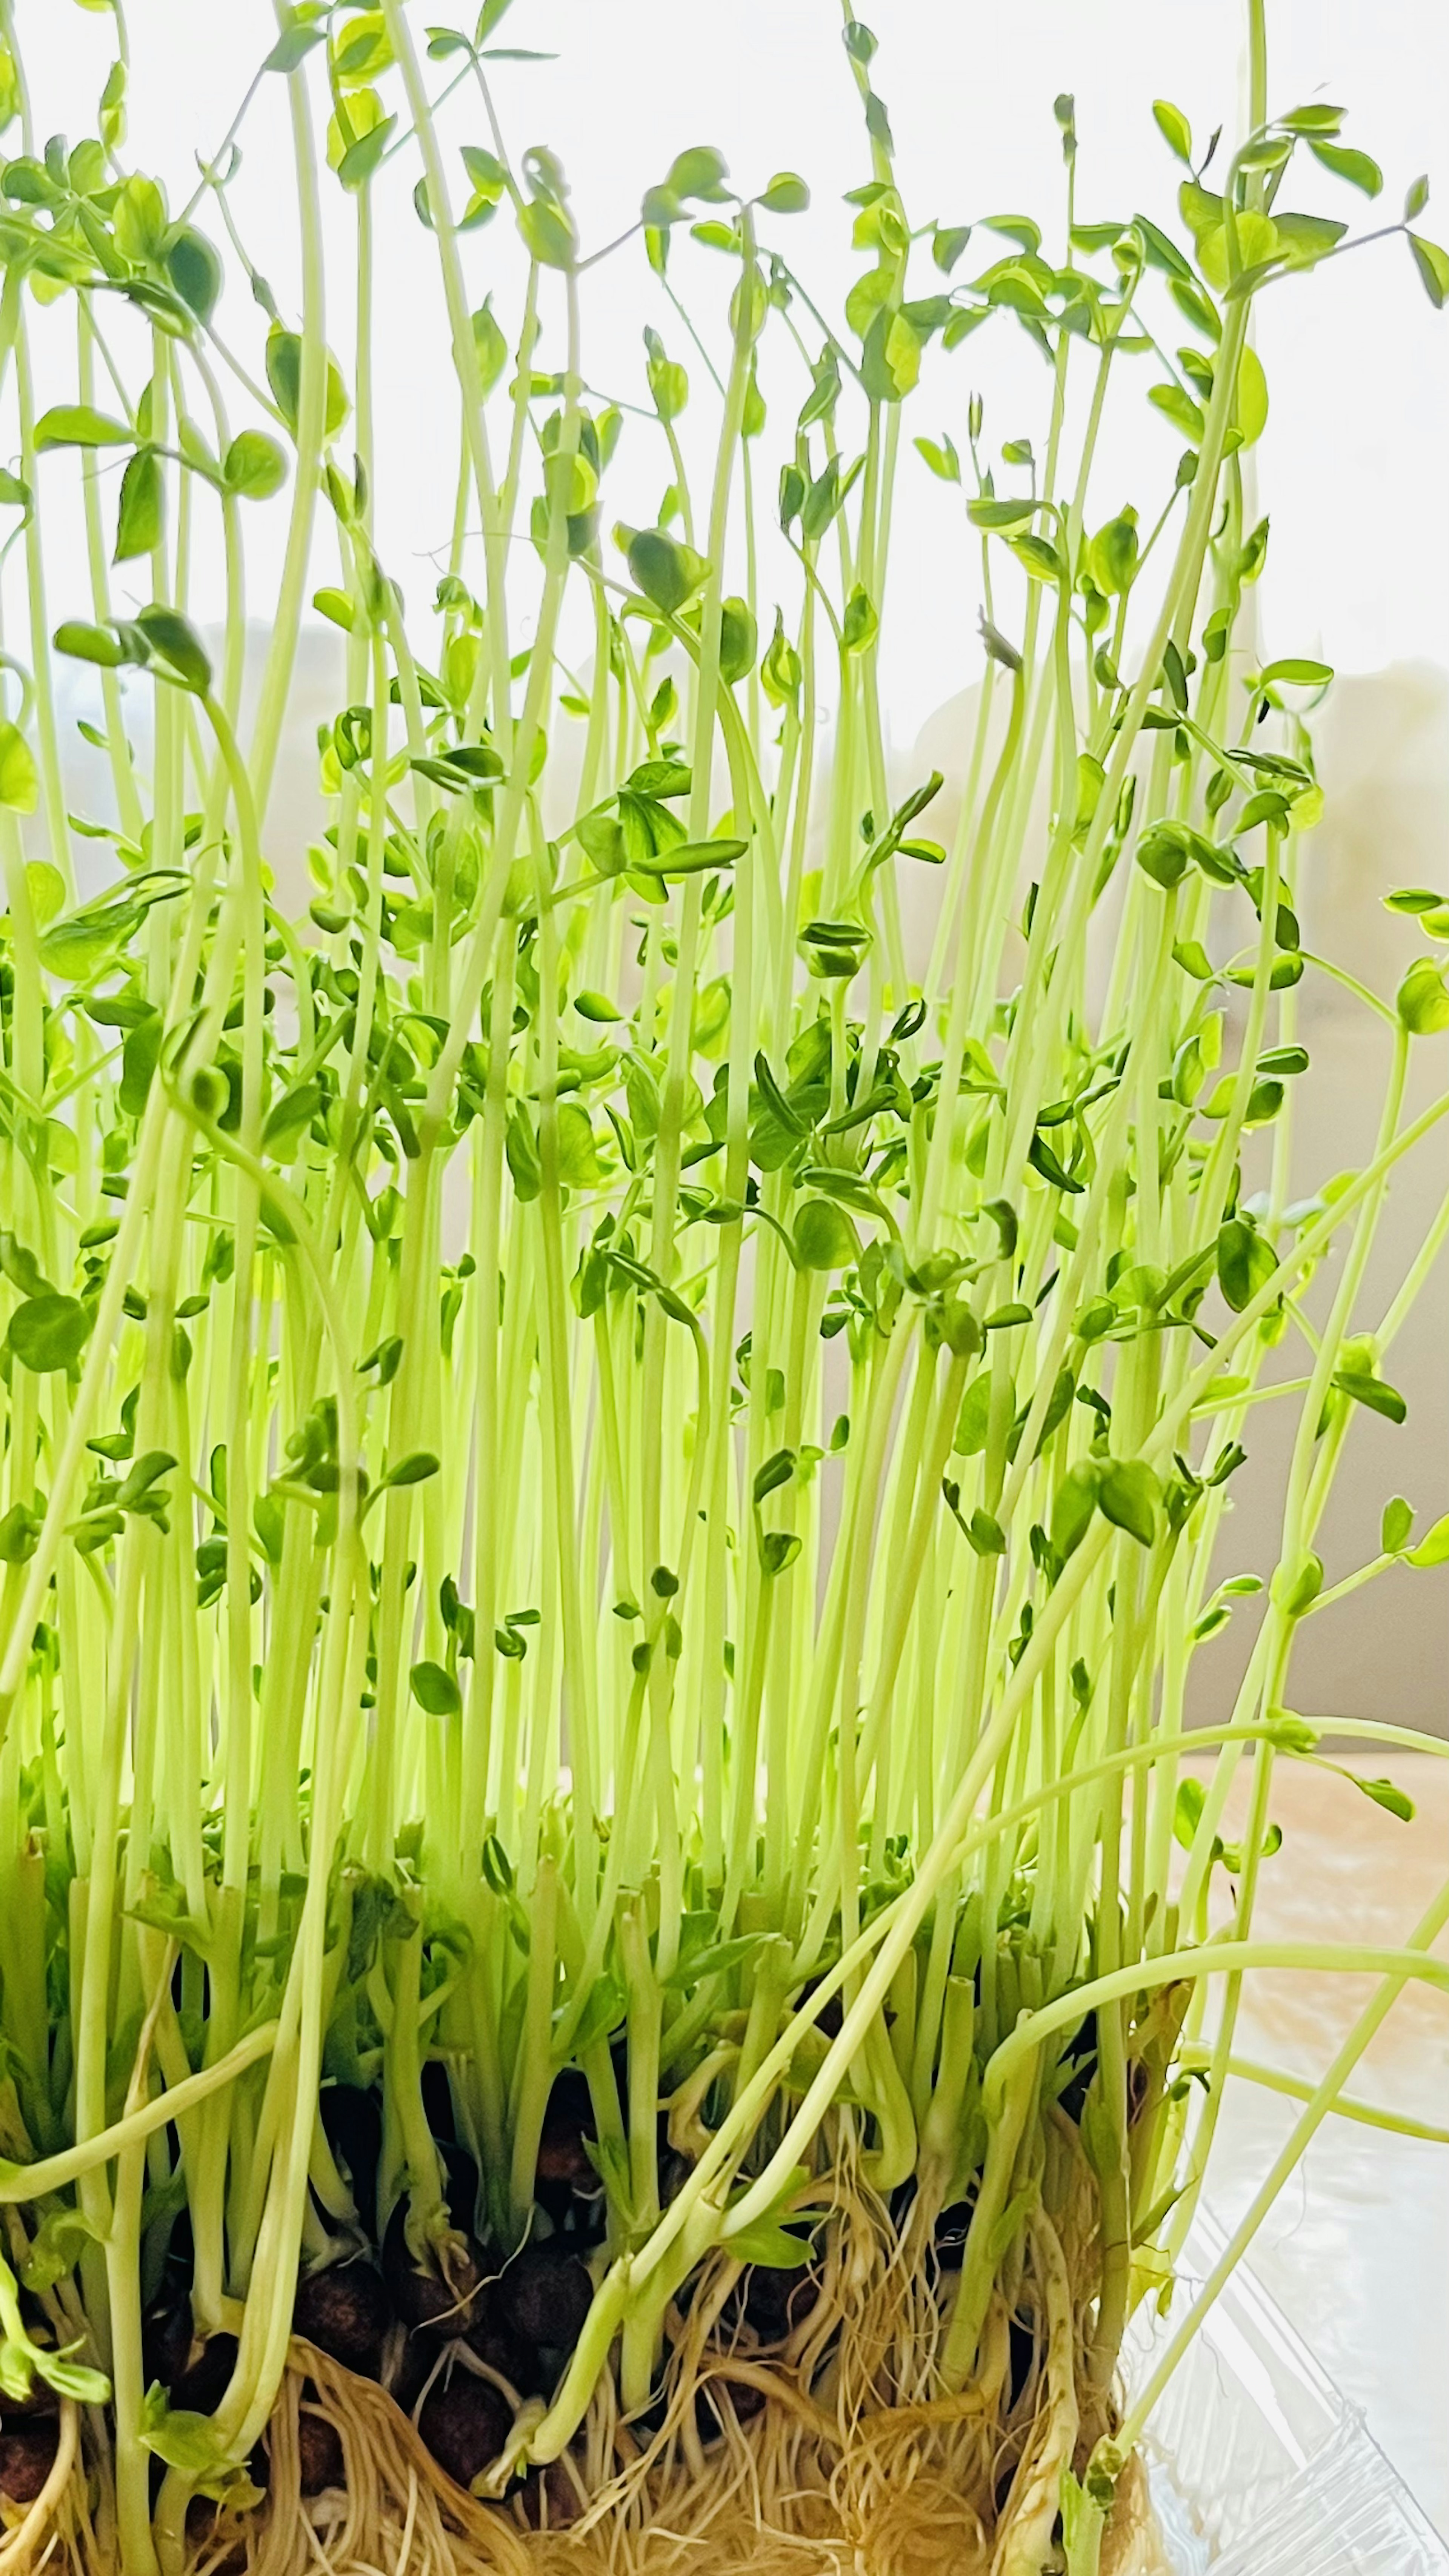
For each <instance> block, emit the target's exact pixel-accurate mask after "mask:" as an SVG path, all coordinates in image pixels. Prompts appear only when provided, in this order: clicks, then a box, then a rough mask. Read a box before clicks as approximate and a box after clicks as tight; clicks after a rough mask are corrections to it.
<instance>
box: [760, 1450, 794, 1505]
mask: <svg viewBox="0 0 1449 2576" xmlns="http://www.w3.org/2000/svg"><path fill="white" fill-rule="evenodd" d="M794 1473H795V1452H794V1450H793V1449H777V1450H776V1451H775V1454H774V1456H773V1457H772V1458H767V1459H766V1460H765V1463H764V1465H763V1467H761V1468H760V1469H758V1471H757V1473H756V1476H755V1482H754V1497H755V1502H756V1505H757V1506H758V1505H759V1504H760V1503H762V1502H763V1501H764V1500H765V1497H766V1495H767V1494H773V1493H776V1492H777V1491H778V1490H779V1488H780V1486H781V1485H788V1484H789V1482H790V1479H791V1477H792V1476H793V1475H794Z"/></svg>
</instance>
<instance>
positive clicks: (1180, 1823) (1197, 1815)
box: [1172, 1779, 1207, 1851]
mask: <svg viewBox="0 0 1449 2576" xmlns="http://www.w3.org/2000/svg"><path fill="white" fill-rule="evenodd" d="M1206 1805H1207V1791H1206V1789H1205V1788H1204V1787H1203V1784H1202V1782H1201V1780H1193V1779H1187V1780H1179V1782H1178V1784H1177V1796H1176V1799H1175V1800H1174V1802H1173V1809H1172V1832H1173V1839H1174V1841H1176V1842H1179V1843H1181V1845H1182V1848H1183V1850H1184V1851H1191V1849H1192V1846H1193V1840H1194V1837H1195V1836H1196V1833H1197V1829H1198V1825H1199V1823H1200V1822H1201V1819H1202V1811H1203V1809H1204V1807H1205V1806H1206Z"/></svg>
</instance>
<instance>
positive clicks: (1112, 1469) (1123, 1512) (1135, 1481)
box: [1097, 1458, 1162, 1547]
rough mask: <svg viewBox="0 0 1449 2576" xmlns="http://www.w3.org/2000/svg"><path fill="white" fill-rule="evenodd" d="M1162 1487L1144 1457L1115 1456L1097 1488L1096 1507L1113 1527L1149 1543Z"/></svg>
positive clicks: (1147, 1544)
mask: <svg viewBox="0 0 1449 2576" xmlns="http://www.w3.org/2000/svg"><path fill="white" fill-rule="evenodd" d="M1161 1490H1162V1489H1161V1487H1160V1486H1159V1484H1158V1481H1157V1478H1156V1477H1155V1475H1154V1474H1153V1472H1152V1469H1151V1468H1150V1467H1149V1466H1148V1465H1147V1463H1146V1460H1145V1459H1142V1458H1127V1459H1121V1460H1118V1459H1114V1460H1113V1461H1112V1463H1111V1464H1110V1466H1109V1467H1108V1468H1107V1470H1106V1473H1105V1475H1104V1476H1103V1478H1102V1481H1101V1484H1100V1485H1099V1487H1098V1489H1097V1504H1098V1508H1099V1510H1100V1511H1101V1512H1102V1513H1103V1514H1104V1515H1105V1517H1106V1518H1107V1519H1108V1520H1109V1521H1111V1522H1112V1524H1113V1526H1114V1528H1116V1529H1121V1530H1125V1531H1126V1532H1127V1535H1128V1537H1129V1538H1135V1539H1136V1540H1137V1541H1138V1542H1139V1544H1140V1545H1141V1546H1143V1547H1150V1546H1151V1545H1152V1542H1153V1539H1154V1538H1155V1536H1156V1534H1157V1506H1158V1503H1159V1501H1160V1499H1161Z"/></svg>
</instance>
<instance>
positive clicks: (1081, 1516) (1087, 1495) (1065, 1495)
mask: <svg viewBox="0 0 1449 2576" xmlns="http://www.w3.org/2000/svg"><path fill="white" fill-rule="evenodd" d="M1102 1476H1103V1468H1102V1465H1101V1462H1100V1461H1099V1460H1098V1459H1096V1458H1083V1459H1082V1460H1080V1461H1079V1463H1078V1464H1077V1465H1076V1466H1075V1467H1073V1468H1072V1469H1071V1471H1070V1473H1069V1474H1067V1475H1065V1476H1064V1477H1063V1478H1062V1481H1061V1483H1060V1484H1059V1485H1058V1487H1057V1490H1056V1493H1055V1496H1054V1497H1053V1500H1052V1520H1051V1541H1052V1546H1053V1548H1054V1549H1055V1551H1056V1553H1057V1555H1058V1556H1059V1557H1060V1558H1061V1559H1062V1562H1063V1564H1065V1562H1066V1560H1067V1558H1068V1557H1069V1556H1070V1555H1072V1553H1073V1552H1074V1550H1075V1549H1076V1548H1078V1547H1080V1545H1081V1543H1082V1540H1083V1539H1084V1538H1085V1537H1086V1535H1087V1531H1088V1529H1089V1527H1090V1526H1091V1519H1092V1514H1093V1512H1094V1511H1095V1510H1096V1508H1097V1496H1098V1494H1099V1492H1100V1490H1101V1485H1102Z"/></svg>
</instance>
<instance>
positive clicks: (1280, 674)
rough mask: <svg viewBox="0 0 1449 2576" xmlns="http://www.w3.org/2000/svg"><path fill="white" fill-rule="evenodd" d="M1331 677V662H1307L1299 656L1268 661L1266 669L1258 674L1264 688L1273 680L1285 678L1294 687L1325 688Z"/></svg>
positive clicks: (1269, 685) (1268, 686)
mask: <svg viewBox="0 0 1449 2576" xmlns="http://www.w3.org/2000/svg"><path fill="white" fill-rule="evenodd" d="M1332 677H1333V665H1332V663H1331V662H1309V661H1305V660H1303V659H1302V658H1301V656H1300V657H1298V658H1296V659H1291V660H1289V661H1286V662H1270V663H1269V664H1268V666H1267V668H1266V670H1262V671H1260V672H1259V674H1258V678H1259V680H1260V681H1261V683H1262V685H1263V687H1264V688H1265V689H1266V688H1270V687H1271V686H1272V684H1273V682H1274V681H1275V680H1286V681H1287V682H1288V684H1289V686H1290V687H1291V688H1295V689H1326V688H1327V686H1328V683H1329V681H1330V680H1331V679H1332Z"/></svg>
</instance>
